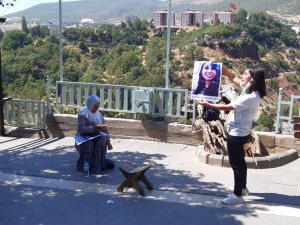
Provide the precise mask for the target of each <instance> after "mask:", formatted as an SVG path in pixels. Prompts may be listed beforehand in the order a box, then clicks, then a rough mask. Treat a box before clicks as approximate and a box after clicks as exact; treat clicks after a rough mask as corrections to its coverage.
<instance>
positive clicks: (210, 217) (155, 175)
mask: <svg viewBox="0 0 300 225" xmlns="http://www.w3.org/2000/svg"><path fill="white" fill-rule="evenodd" d="M112 144H113V146H114V150H112V151H109V153H108V157H109V158H112V159H113V160H114V161H115V163H116V165H117V167H118V166H121V165H123V164H126V163H128V162H131V163H134V164H136V165H137V166H141V165H144V164H151V165H152V167H151V168H150V170H149V171H147V173H146V176H147V177H148V179H149V180H150V182H151V183H152V184H153V186H154V190H153V191H147V192H146V197H141V196H139V195H138V194H137V192H136V191H134V190H133V189H125V191H124V193H118V192H117V191H116V190H117V187H118V186H119V184H120V183H121V182H122V181H123V180H124V178H123V176H122V174H121V172H120V171H119V170H118V169H117V168H115V169H113V170H109V171H105V172H103V174H101V175H92V176H90V177H86V176H84V174H82V173H79V172H77V171H76V160H77V158H78V153H77V152H76V150H75V148H74V140H73V138H63V139H28V138H27V139H25V138H20V139H18V138H12V137H0V224H1V225H23V224H26V225H77V224H78V225H79V224H80V225H94V224H95V225H102V224H103V225H104V224H105V225H114V224H116V225H118V224H120V225H148V224H149V225H150V224H151V225H153V224H155V225H159V224H161V225H166V224H172V225H173V224H174V225H181V224H182V225H194V224H195V225H196V224H201V225H202V224H209V225H214V224H222V225H224V224H228V225H229V224H230V225H231V224H234V225H241V224H249V225H250V224H251V225H252V224H256V225H277V224H278V225H281V224H288V225H294V224H295V225H296V224H297V225H299V224H300V159H298V160H295V161H293V162H291V163H289V164H287V165H285V166H282V167H278V168H272V169H249V170H248V189H249V190H250V192H251V194H250V195H249V196H247V197H245V200H246V202H245V203H243V204H240V205H237V206H226V205H223V204H222V203H221V200H222V199H223V198H224V197H226V195H227V194H229V193H231V192H232V188H231V187H232V186H233V173H232V170H231V169H230V168H224V167H214V166H210V165H206V164H201V163H199V162H198V160H197V158H196V154H195V153H196V147H194V146H188V145H182V144H167V143H159V142H151V141H140V140H127V139H113V140H112Z"/></svg>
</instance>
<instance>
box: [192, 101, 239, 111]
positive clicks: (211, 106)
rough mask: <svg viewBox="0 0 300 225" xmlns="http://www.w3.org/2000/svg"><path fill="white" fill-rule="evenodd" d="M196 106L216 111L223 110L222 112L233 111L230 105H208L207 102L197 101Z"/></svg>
mask: <svg viewBox="0 0 300 225" xmlns="http://www.w3.org/2000/svg"><path fill="white" fill-rule="evenodd" d="M197 103H198V104H200V105H203V106H207V107H210V108H213V109H218V110H224V111H230V110H234V108H233V107H232V105H231V104H226V105H225V104H215V103H209V102H208V101H206V100H204V99H201V100H198V101H197Z"/></svg>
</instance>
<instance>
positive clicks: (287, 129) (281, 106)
mask: <svg viewBox="0 0 300 225" xmlns="http://www.w3.org/2000/svg"><path fill="white" fill-rule="evenodd" d="M283 97H284V96H283V92H282V88H280V89H279V95H278V104H277V116H276V124H275V133H278V134H279V133H283V132H284V133H293V125H292V119H293V116H300V109H299V100H300V96H296V95H292V96H291V97H290V100H289V101H284V100H283ZM297 102H298V103H297ZM296 103H297V104H296Z"/></svg>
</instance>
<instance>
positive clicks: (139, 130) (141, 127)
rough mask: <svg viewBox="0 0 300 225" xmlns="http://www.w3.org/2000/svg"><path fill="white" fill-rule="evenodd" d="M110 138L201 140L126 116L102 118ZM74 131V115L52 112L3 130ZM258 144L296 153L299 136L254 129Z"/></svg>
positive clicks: (184, 130)
mask: <svg viewBox="0 0 300 225" xmlns="http://www.w3.org/2000/svg"><path fill="white" fill-rule="evenodd" d="M105 121H106V123H107V125H108V127H109V132H110V135H111V137H113V138H132V139H142V140H151V141H161V142H168V143H181V144H189V145H195V146H196V145H198V144H201V143H202V140H203V139H202V133H200V132H199V133H198V134H193V133H192V131H191V126H190V125H182V124H175V123H167V122H163V121H149V120H146V121H139V120H129V119H114V118H105ZM76 131H77V115H68V114H56V115H54V116H48V117H47V129H46V130H34V129H24V128H16V127H6V134H7V135H8V136H14V137H28V138H29V137H32V138H48V137H71V136H74V135H75V134H76ZM257 134H258V137H259V140H260V143H261V147H262V148H265V150H267V151H268V152H269V153H278V154H280V153H282V152H284V151H286V150H288V149H296V150H297V151H298V152H299V155H300V139H295V138H294V137H293V135H281V134H274V133H269V132H257Z"/></svg>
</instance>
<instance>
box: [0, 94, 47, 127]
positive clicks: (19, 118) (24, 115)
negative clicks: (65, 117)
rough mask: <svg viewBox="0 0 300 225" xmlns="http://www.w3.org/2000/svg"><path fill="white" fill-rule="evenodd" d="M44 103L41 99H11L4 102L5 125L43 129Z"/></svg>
mask: <svg viewBox="0 0 300 225" xmlns="http://www.w3.org/2000/svg"><path fill="white" fill-rule="evenodd" d="M46 115H47V110H46V104H45V102H42V101H33V100H22V99H12V100H9V101H5V103H4V122H5V124H6V125H11V126H18V127H30V128H37V129H44V128H45V124H46Z"/></svg>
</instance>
